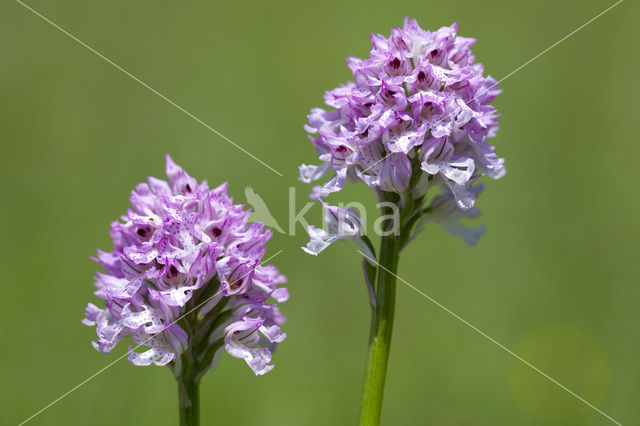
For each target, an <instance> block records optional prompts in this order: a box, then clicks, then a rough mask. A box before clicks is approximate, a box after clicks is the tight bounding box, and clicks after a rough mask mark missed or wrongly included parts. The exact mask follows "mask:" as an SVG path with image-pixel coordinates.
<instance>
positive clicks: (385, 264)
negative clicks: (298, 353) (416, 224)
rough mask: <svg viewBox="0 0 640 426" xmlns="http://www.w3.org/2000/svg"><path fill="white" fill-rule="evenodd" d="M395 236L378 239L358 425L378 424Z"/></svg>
mask: <svg viewBox="0 0 640 426" xmlns="http://www.w3.org/2000/svg"><path fill="white" fill-rule="evenodd" d="M399 249H400V247H399V237H398V236H397V235H387V236H383V237H382V239H381V241H380V256H379V259H378V263H379V266H378V272H377V274H376V275H377V282H376V289H375V294H376V306H375V307H374V308H373V312H372V316H371V335H370V337H369V352H368V358H367V364H366V369H365V377H364V387H363V389H362V405H361V406H360V426H378V425H379V424H380V416H381V413H382V399H383V395H384V384H385V378H386V374H387V364H388V360H389V350H390V348H391V334H392V331H393V314H394V308H395V297H396V277H395V275H394V274H395V273H396V271H397V268H398V252H399Z"/></svg>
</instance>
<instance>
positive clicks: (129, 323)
mask: <svg viewBox="0 0 640 426" xmlns="http://www.w3.org/2000/svg"><path fill="white" fill-rule="evenodd" d="M166 174H167V178H168V181H164V180H160V179H156V178H152V177H150V178H149V179H148V182H147V183H141V184H139V185H137V186H136V188H135V190H134V191H132V193H131V197H130V202H131V209H129V210H128V211H127V213H126V214H125V215H123V216H122V217H121V221H115V222H113V223H112V224H111V232H110V235H111V238H112V239H113V250H112V251H111V252H103V251H98V255H97V257H96V258H95V259H94V260H95V261H96V262H97V263H98V264H100V265H101V266H102V267H103V268H104V272H98V273H97V276H96V278H95V285H96V287H97V290H96V292H95V295H96V296H97V297H98V298H100V299H102V300H103V301H104V307H98V306H96V305H94V304H92V303H90V304H89V305H88V307H87V309H86V313H85V319H84V320H83V322H84V323H85V324H86V325H90V326H95V327H96V331H97V335H98V338H97V340H96V341H95V342H93V346H94V347H95V348H96V349H97V350H99V351H100V352H103V353H108V352H110V351H111V350H112V349H113V348H114V347H115V345H116V344H117V343H118V342H119V341H120V340H121V339H123V338H127V337H130V338H131V339H132V341H133V343H134V344H135V345H136V346H135V348H131V346H130V347H129V348H130V349H129V355H128V358H129V360H130V361H131V362H132V363H133V364H135V365H150V364H155V365H167V364H168V365H170V366H171V367H172V369H174V372H175V373H176V375H181V374H185V372H184V371H183V369H184V368H186V367H185V366H186V365H187V364H188V365H189V369H190V372H189V374H191V375H192V376H193V377H201V376H202V374H204V373H205V372H206V371H207V370H208V369H210V368H213V367H215V364H216V362H217V360H218V359H219V352H220V351H221V350H222V348H224V349H225V350H226V351H227V352H228V353H229V354H231V355H232V356H234V357H238V356H239V354H240V349H239V348H245V349H243V350H244V352H243V354H244V355H242V356H240V358H243V359H245V360H246V362H247V364H248V365H249V366H250V367H251V368H252V370H253V371H254V373H255V374H256V375H260V374H264V373H266V372H267V371H269V370H270V369H271V368H273V366H272V365H270V364H269V362H270V361H271V350H272V349H273V347H274V345H275V344H276V343H277V342H281V341H282V340H283V339H284V338H285V336H286V335H285V334H284V333H282V332H281V331H280V325H281V324H282V323H283V322H284V321H285V318H284V317H283V316H282V315H281V314H280V311H279V309H278V307H277V302H284V301H286V300H287V298H288V292H287V290H286V288H284V287H280V284H283V283H284V282H286V278H285V277H284V276H283V275H282V274H280V273H279V272H278V270H277V269H276V268H275V267H274V266H271V265H263V264H262V262H263V260H262V259H263V256H264V254H265V252H266V248H265V245H266V243H267V241H268V240H269V239H270V238H271V236H272V233H271V231H270V230H268V229H265V227H264V225H263V224H261V223H258V222H254V223H248V217H249V211H248V210H245V209H244V207H243V206H242V205H238V204H233V200H232V199H231V197H230V196H229V195H228V193H227V184H226V183H224V184H222V185H220V186H219V187H217V188H214V189H209V186H208V185H207V183H206V182H202V183H198V182H197V181H196V180H195V179H194V178H192V177H191V176H189V175H188V174H187V173H186V172H185V171H184V170H183V169H182V168H181V167H179V166H178V165H177V164H175V163H174V162H173V160H172V159H171V158H170V157H169V156H167V165H166ZM247 324H249V325H247ZM141 348H143V349H142V350H141V351H138V349H141ZM184 357H188V362H187V361H186V360H185V358H184Z"/></svg>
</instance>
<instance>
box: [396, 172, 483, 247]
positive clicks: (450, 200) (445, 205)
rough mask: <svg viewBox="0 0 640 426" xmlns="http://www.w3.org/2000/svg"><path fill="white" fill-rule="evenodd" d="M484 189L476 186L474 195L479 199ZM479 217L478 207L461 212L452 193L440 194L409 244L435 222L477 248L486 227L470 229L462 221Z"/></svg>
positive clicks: (420, 222) (427, 209) (415, 229)
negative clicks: (427, 225) (430, 223)
mask: <svg viewBox="0 0 640 426" xmlns="http://www.w3.org/2000/svg"><path fill="white" fill-rule="evenodd" d="M483 189H484V188H483V186H482V185H476V186H474V187H473V188H472V191H473V195H474V196H476V197H477V196H478V195H480V193H481V192H482V190H483ZM478 216H480V210H479V209H478V208H477V207H472V208H470V209H469V210H460V209H459V206H458V205H457V202H456V199H455V196H454V195H453V193H452V192H447V193H445V194H440V195H438V196H436V197H434V199H433V200H432V201H431V204H430V205H429V207H427V208H426V213H425V214H424V216H422V218H421V219H420V221H419V222H418V223H417V225H416V226H415V228H414V229H413V235H412V236H411V237H410V238H409V240H408V241H407V242H409V241H411V240H412V239H414V238H415V237H417V236H418V235H419V234H420V233H421V232H422V230H423V229H424V227H425V225H426V224H427V223H429V222H435V223H439V224H440V225H442V227H443V228H444V229H445V230H446V231H447V232H449V233H450V234H451V235H453V236H456V237H460V238H462V239H463V241H464V242H465V243H467V244H468V245H470V246H475V245H476V244H477V243H478V240H479V239H480V237H482V235H483V234H484V232H485V227H484V226H480V227H477V228H469V227H467V226H465V225H464V224H463V223H462V222H460V220H462V219H475V218H477V217H478Z"/></svg>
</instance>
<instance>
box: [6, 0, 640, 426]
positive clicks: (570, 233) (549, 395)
mask: <svg viewBox="0 0 640 426" xmlns="http://www.w3.org/2000/svg"><path fill="white" fill-rule="evenodd" d="M28 4H29V5H30V6H31V7H33V8H35V9H36V10H38V11H39V12H40V13H42V14H44V15H45V16H47V17H48V18H50V19H51V20H52V21H54V22H55V23H57V24H58V25H60V26H62V27H63V28H65V29H66V30H68V31H70V32H71V33H72V34H74V35H76V36H77V37H78V38H80V39H81V40H82V41H84V42H86V43H88V44H89V45H90V46H92V47H94V48H95V49H97V50H98V51H100V52H101V53H103V54H104V55H105V56H107V57H108V58H110V59H112V60H113V61H114V62H116V63H117V64H119V65H121V66H122V67H123V68H124V69H126V70H127V71H129V72H131V73H132V74H133V75H135V76H137V77H138V78H140V79H142V80H143V81H145V82H147V83H148V84H149V85H150V86H152V87H153V88H155V89H156V90H158V91H159V92H161V93H162V94H164V95H166V96H167V97H169V98H171V99H172V100H174V101H175V102H176V103H177V104H179V105H181V106H182V107H184V108H185V109H187V110H188V111H190V112H192V113H193V114H194V115H196V116H197V117H199V118H200V119H202V120H203V121H204V122H206V123H208V124H209V125H211V126H212V127H214V128H215V129H217V130H219V131H220V132H222V133H223V134H224V135H226V136H228V137H229V138H231V139H232V140H234V141H235V142H236V143H238V144H240V145H241V146H242V147H244V148H246V149H247V150H249V151H251V152H252V153H253V154H255V155H256V156H258V157H259V158H261V159H263V160H264V161H265V162H267V163H268V164H270V165H272V166H273V167H274V168H276V169H277V170H279V171H281V172H282V173H283V174H284V177H279V176H277V175H276V174H274V173H273V172H271V171H270V170H269V169H267V168H265V167H264V166H262V165H260V164H259V163H257V162H256V161H254V160H253V159H251V158H249V157H248V156H246V155H245V154H243V153H242V152H241V151H239V150H237V149H236V148H234V147H233V146H232V145H230V144H229V143H227V142H225V141H224V140H223V139H221V138H220V137H219V136H216V135H215V134H214V133H212V132H210V131H209V130H207V129H206V128H204V127H203V126H202V125H200V124H198V123H197V122H195V121H194V120H192V119H191V118H189V117H188V116H186V115H185V114H183V113H182V112H180V111H179V110H177V109H176V108H174V107H172V106H171V105H169V104H168V103H167V102H165V101H164V100H162V99H161V98H160V97H158V96H157V95H155V94H153V93H151V92H150V91H148V90H147V89H145V88H143V87H142V86H140V85H139V84H138V83H136V82H135V81H134V80H132V79H131V78H129V77H127V76H125V75H124V74H123V73H121V72H120V71H118V70H116V69H115V68H114V67H113V66H111V65H109V64H107V63H106V62H104V61H103V60H102V59H100V58H99V57H97V56H96V55H94V54H93V53H91V52H90V51H89V50H87V49H86V48H84V47H81V46H80V45H78V44H77V43H76V42H74V41H73V40H71V39H70V38H69V37H67V36H65V35H64V34H63V33H61V32H60V31H58V30H56V29H54V28H53V27H52V26H50V25H49V24H47V23H46V22H44V21H43V20H42V19H40V18H39V17H37V16H36V15H34V14H33V13H32V12H30V11H28V10H27V9H25V8H24V7H22V6H21V5H20V4H19V3H16V2H14V1H6V2H3V3H2V5H1V6H0V33H1V34H2V37H0V52H1V53H2V60H1V61H0V96H1V97H2V102H1V103H0V108H1V112H0V140H1V145H0V146H1V148H0V182H2V198H1V200H2V201H1V202H2V208H1V210H0V212H1V213H0V214H1V220H0V238H1V241H2V243H1V244H0V271H2V287H3V291H2V296H3V297H2V300H3V303H2V309H0V336H1V337H2V350H1V352H0V366H1V367H0V368H1V370H0V407H1V409H0V423H1V424H3V425H5V424H6V425H10V424H17V423H18V422H19V421H21V420H24V419H25V418H27V417H29V416H30V415H31V414H33V413H34V412H35V411H37V410H39V409H40V408H42V407H43V406H44V405H46V404H47V403H49V402H51V401H52V400H54V399H55V398H57V397H58V396H60V395H61V394H62V393H64V392H66V391H67V390H69V389H70V388H72V387H73V386H75V385H77V384H78V383H80V382H81V381H82V380H84V379H85V378H87V377H88V376H90V375H91V374H93V373H94V372H96V371H98V370H99V369H101V368H102V367H104V366H106V365H107V364H108V363H110V362H111V361H113V360H115V359H116V358H117V357H118V356H119V355H120V354H123V353H124V352H125V351H126V345H124V344H122V345H120V346H119V347H118V348H117V350H114V352H113V353H112V354H110V355H102V354H100V353H98V352H96V351H95V350H94V349H93V348H92V347H91V345H90V341H91V340H92V339H93V338H94V336H95V330H94V329H93V328H89V327H85V326H83V325H82V324H81V323H80V320H81V318H82V316H83V312H84V308H85V306H86V303H87V302H89V301H93V302H96V299H95V297H94V296H93V295H92V291H93V285H92V276H93V273H94V270H95V269H96V267H95V265H94V264H93V263H92V262H91V261H90V260H89V256H91V255H93V254H94V251H95V249H96V248H97V247H100V248H103V249H107V248H109V246H110V240H109V237H108V233H107V232H108V229H109V222H110V221H111V220H113V219H115V218H116V217H118V216H119V215H120V214H121V213H122V212H124V211H125V209H126V208H127V199H128V194H129V191H130V190H131V189H132V188H133V186H134V185H135V184H136V183H138V182H140V181H142V180H143V179H145V177H146V176H148V175H153V176H158V177H162V176H163V172H164V154H165V153H167V152H169V153H171V154H172V155H173V157H174V159H175V160H176V161H177V162H178V163H179V164H181V165H183V166H184V167H185V168H186V169H187V170H188V171H189V172H190V173H191V174H193V175H194V176H195V177H196V178H198V179H204V178H206V179H208V180H209V182H210V183H212V184H217V183H220V182H222V181H226V180H228V181H230V182H231V192H232V194H233V195H234V197H235V198H236V200H237V201H238V202H244V201H245V198H244V191H243V190H244V188H245V186H252V187H253V188H254V190H255V191H256V192H257V193H258V194H260V195H261V196H262V197H263V198H264V199H265V200H266V201H267V203H268V205H269V207H270V208H271V211H272V213H273V214H274V216H276V218H278V220H279V221H280V222H281V224H283V225H284V224H286V222H287V212H288V187H289V186H295V187H296V188H297V189H298V191H297V195H298V197H297V204H298V205H302V204H303V203H304V201H305V199H306V196H307V194H308V191H309V189H310V188H309V186H307V185H304V184H301V183H299V182H298V181H297V180H296V177H297V166H298V164H299V163H302V162H307V163H310V162H311V163H313V162H315V153H314V151H313V149H312V147H311V145H310V144H309V143H308V142H307V140H306V136H305V132H304V130H303V129H302V125H303V124H304V122H305V116H306V114H307V112H308V110H309V109H310V108H312V107H314V106H319V105H320V104H321V101H322V94H323V91H324V90H326V89H330V88H333V87H335V86H337V85H338V84H339V83H341V82H344V81H346V80H348V79H349V78H350V74H349V70H348V68H347V66H346V63H345V60H344V58H345V57H346V56H348V55H349V54H351V53H354V54H356V55H358V56H364V55H367V53H368V49H369V40H368V34H369V33H370V32H381V33H383V34H388V33H389V31H390V29H391V27H392V26H394V25H401V23H402V19H403V16H404V15H405V14H410V15H411V16H413V17H415V18H417V19H418V21H419V23H420V24H421V25H422V26H423V27H424V28H427V29H436V28H438V27H440V26H443V25H449V24H451V22H453V21H458V22H459V23H460V34H461V35H463V36H472V37H476V38H478V40H479V42H478V43H477V44H476V46H475V48H474V52H475V54H476V57H477V58H478V60H479V61H481V62H483V63H484V64H485V66H486V71H487V72H488V73H490V74H491V75H493V76H495V77H496V78H498V79H500V78H502V77H504V76H506V75H507V74H509V73H510V72H511V71H513V70H514V69H515V68H517V67H518V66H520V65H521V64H523V63H524V62H526V61H527V60H529V59H530V58H532V57H533V56H534V55H536V54H537V53H539V52H540V51H542V50H543V49H545V48H547V47H548V46H550V45H551V44H553V43H554V42H556V41H557V40H559V39H560V38H561V37H563V36H565V35H566V34H568V33H569V32H571V31H572V30H574V29H575V28H577V27H578V26H580V25H581V24H583V23H584V22H586V21H587V20H589V19H590V18H592V17H594V16H595V15H596V14H598V13H599V12H601V11H602V10H604V9H605V8H606V7H608V6H609V5H611V4H612V3H611V2H608V1H591V0H589V1H584V0H583V1H578V0H571V1H555V0H540V1H536V2H513V1H493V2H489V1H486V2H478V1H472V0H452V1H447V2H435V1H433V2H425V1H413V2H407V1H393V2H389V1H366V2H345V1H329V0H326V1H322V2H300V1H291V2H206V1H200V2H173V1H157V0H156V1H144V2H130V1H123V0H114V1H110V2H102V3H99V2H86V1H77V0H73V1H56V2H53V1H45V0H32V1H30V2H28ZM639 12H640V7H639V5H638V2H634V1H632V0H627V1H625V2H623V3H622V4H620V5H619V6H618V7H616V8H615V9H613V10H612V11H611V12H609V13H607V14H606V15H604V16H603V17H601V18H600V19H598V20H597V21H595V22H594V23H593V24H591V25H589V26H588V27H586V28H585V29H584V30H582V31H580V32H578V33H577V34H576V35H575V36H573V37H571V38H569V39H568V40H567V41H566V42H564V43H562V44H561V45H559V46H557V47H556V48H555V49H553V50H552V51H550V52H549V53H547V54H545V55H544V56H542V57H541V58H539V59H538V60H537V61H535V62H533V63H531V64H530V65H528V66H527V67H525V68H524V69H522V70H521V71H519V72H518V73H516V74H515V75H513V76H511V77H510V78H509V79H508V80H506V81H505V82H503V83H502V84H501V87H502V88H503V89H504V93H503V94H502V95H501V96H499V97H498V99H497V100H496V102H495V104H496V106H497V107H498V109H499V110H500V111H501V112H502V114H503V116H502V119H501V130H500V132H499V135H498V137H497V138H496V139H495V140H494V142H495V144H496V145H497V147H498V152H499V153H500V154H501V155H502V156H504V157H505V158H506V160H507V166H508V174H507V175H506V177H505V178H504V179H502V180H499V181H495V182H494V181H491V182H486V191H485V194H484V195H483V196H482V197H481V198H480V200H479V207H480V208H481V209H482V211H483V216H482V217H481V218H480V219H479V220H478V222H479V223H484V224H486V225H487V228H488V231H487V233H486V235H485V236H484V237H483V238H482V240H481V241H480V243H479V245H478V246H477V247H475V248H468V247H466V246H465V245H464V244H463V243H462V241H461V240H459V239H454V238H452V237H450V236H449V235H448V234H446V233H445V232H444V231H443V230H442V229H440V228H436V227H430V228H428V229H427V230H426V232H425V233H424V234H423V235H422V236H421V238H419V239H418V240H417V241H416V242H414V243H413V245H412V246H411V247H410V248H409V249H408V250H407V251H406V252H405V253H404V254H403V257H402V259H401V263H400V270H399V274H400V276H402V277H403V278H404V279H405V280H407V281H408V282H410V283H412V284H413V285H415V286H416V287H418V288H419V289H421V290H422V291H424V292H426V293H427V294H429V295H430V296H431V297H433V298H435V299H436V300H438V301H439V302H440V303H442V304H443V305H445V306H447V307H448V308H450V309H452V310H453V311H454V312H456V313H457V314H459V315H460V316H462V317H463V318H465V319H466V320H468V321H469V322H471V323H472V324H474V325H476V326H477V327H479V328H480V329H482V330H483V331H485V332H486V333H488V334H489V335H490V336H492V337H494V338H495V339H497V340H498V341H500V342H502V343H503V344H505V345H506V346H507V347H509V348H511V349H512V350H514V351H515V352H517V353H518V354H520V355H521V356H523V357H524V358H525V359H527V360H529V361H530V362H531V363H533V364H534V365H535V366H537V367H538V368H540V369H541V370H543V371H545V372H546V373H548V374H549V375H550V376H552V377H554V378H555V379H557V380H558V381H559V382H560V383H562V384H564V385H566V386H567V387H568V388H570V389H571V390H573V391H575V392H576V393H577V394H579V395H581V396H583V397H584V398H585V399H586V400H588V401H590V402H592V403H593V404H595V405H596V406H598V407H600V408H601V409H602V410H603V411H605V412H606V413H608V414H609V415H611V416H612V417H614V418H615V419H617V420H618V421H620V422H621V423H622V424H625V425H626V424H638V423H640V422H639V421H638V418H639V417H640V405H638V394H639V393H640V367H639V362H638V355H637V353H638V350H639V349H640V341H639V338H640V327H639V325H638V324H639V323H638V320H640V311H639V310H638V307H637V306H638V298H639V297H640V290H639V288H638V276H639V272H638V259H637V257H638V254H640V242H639V238H640V220H638V213H637V212H638V208H639V207H640V201H639V199H638V189H637V188H638V186H637V180H638V178H639V177H640V172H639V170H638V160H639V159H640V158H639V157H640V146H639V145H638V136H637V122H634V120H635V119H636V117H635V116H636V114H637V111H638V102H639V100H640V84H639V81H638V67H639V66H640V55H639V53H638V48H637V42H638V40H639V38H638V32H637V28H638V27H637V19H638V17H639V16H640V13H639ZM345 197H348V198H350V199H366V200H367V202H368V203H369V204H370V205H371V206H372V205H373V201H374V200H373V197H372V195H371V194H370V193H369V192H368V190H367V189H366V188H363V187H353V188H351V189H350V190H349V191H347V192H346V193H345ZM308 217H309V219H310V220H311V221H313V220H315V221H316V222H317V219H318V218H319V211H317V210H316V211H314V212H312V213H310V214H309V215H308ZM305 241H306V239H305V233H304V231H303V230H302V229H301V228H298V229H297V233H296V235H295V236H293V237H287V236H283V235H277V236H276V237H275V238H274V239H273V240H272V242H271V243H270V245H269V250H270V253H275V252H276V251H278V250H279V249H283V250H284V252H283V253H282V254H280V255H279V256H278V257H277V258H275V259H274V260H273V263H275V264H276V265H277V266H278V267H280V268H281V270H282V271H283V272H284V273H285V274H286V275H288V277H289V288H290V291H291V299H290V301H289V302H287V303H286V304H284V305H283V306H282V310H283V312H284V313H285V314H286V315H287V316H288V318H289V322H288V323H287V324H286V325H285V330H286V332H287V333H288V335H289V337H288V339H287V340H286V341H285V342H284V343H283V344H282V345H281V346H280V348H279V349H278V351H277V353H276V354H275V363H276V368H275V370H273V371H272V372H271V373H269V374H268V375H267V376H264V377H259V378H256V377H254V376H253V374H252V373H251V371H250V369H249V368H248V367H247V366H246V365H245V364H244V362H243V361H242V360H235V359H232V358H230V357H229V356H225V357H224V358H223V360H222V362H221V365H220V368H219V369H218V371H216V372H215V373H214V374H210V375H208V376H207V377H206V378H205V380H204V381H203V385H202V411H203V412H202V416H203V419H204V421H203V424H204V425H238V426H240V425H254V424H261V425H264V426H269V425H353V424H355V423H356V419H357V414H358V407H359V398H360V386H361V380H362V377H363V371H362V368H363V363H364V360H365V352H366V343H367V333H368V327H369V326H368V322H369V309H368V305H367V296H366V292H365V287H364V284H363V281H362V277H361V270H360V256H359V255H358V254H357V253H355V251H354V247H355V246H353V245H350V244H337V245H335V246H333V247H331V249H330V250H327V251H325V252H324V253H322V254H321V255H320V256H319V257H318V258H312V257H311V256H307V255H305V254H303V253H302V252H301V251H300V250H299V247H300V245H302V244H304V242H305ZM395 330H396V331H395V335H394V342H393V349H392V353H391V360H390V371H389V378H388V387H387V390H386V399H385V407H384V418H383V422H384V424H386V425H607V424H613V423H612V422H610V421H609V420H607V419H606V418H605V417H603V416H602V415H600V414H598V413H597V412H596V411H594V410H593V409H591V408H589V407H588V406H586V405H585V404H583V403H582V402H580V401H579V400H577V399H576V398H574V397H573V396H571V395H570V394H568V393H567V392H566V391H564V390H562V389H560V388H558V387H557V386H556V385H554V384H552V383H550V382H549V381H547V380H546V379H545V378H543V377H542V376H541V375H539V374H538V373H536V372H535V371H533V370H532V369H530V368H528V367H527V366H525V365H523V364H522V363H520V362H519V361H517V360H515V359H514V358H513V357H511V356H510V355H508V354H507V353H506V352H504V351H503V350H501V349H500V348H498V347H497V346H496V345H494V344H493V343H491V342H489V341H488V340H486V339H485V338H484V337H482V336H481V335H479V334H478V333H476V332H474V331H473V330H471V329H470V328H468V327H467V326H465V325H464V324H462V323H461V322H460V321H458V320H456V319H455V318H453V317H452V316H450V315H449V314H447V313H446V312H444V311H443V310H442V309H440V308H438V307H437V306H436V305H434V304H433V303H431V302H429V301H428V300H427V299H425V298H423V297H421V296H420V295H418V294H417V293H416V292H414V291H413V290H411V289H409V288H408V287H406V286H404V285H402V284H399V288H398V306H397V317H396V324H395ZM175 423H177V397H176V385H175V381H174V379H173V377H172V376H171V374H170V372H169V370H168V369H167V368H160V367H147V368H136V367H134V366H133V365H131V364H130V363H128V362H127V361H126V360H122V361H120V362H118V363H116V364H115V365H113V366H112V367H111V368H109V369H108V370H106V371H105V372H104V373H102V374H100V375H98V376H97V377H96V378H94V379H93V380H91V381H90V382H88V383H87V384H85V385H84V386H82V387H81V388H80V389H78V390H77V391H76V392H74V393H72V394H71V395H69V396H68V397H66V398H64V399H63V400H61V401H60V402H58V403H57V404H55V405H54V406H53V407H51V408H50V409H48V410H47V411H45V412H44V413H42V414H41V415H39V416H38V417H36V418H35V419H33V420H32V421H31V422H30V423H29V424H33V425H53V424H60V425H84V424H96V425H112V424H175Z"/></svg>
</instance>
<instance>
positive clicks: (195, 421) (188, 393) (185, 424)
mask: <svg viewBox="0 0 640 426" xmlns="http://www.w3.org/2000/svg"><path fill="white" fill-rule="evenodd" d="M178 397H179V401H180V426H199V424H200V384H199V383H198V382H197V381H196V380H195V379H194V378H193V377H191V376H190V375H189V376H188V377H185V376H180V377H178Z"/></svg>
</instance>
